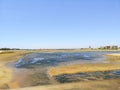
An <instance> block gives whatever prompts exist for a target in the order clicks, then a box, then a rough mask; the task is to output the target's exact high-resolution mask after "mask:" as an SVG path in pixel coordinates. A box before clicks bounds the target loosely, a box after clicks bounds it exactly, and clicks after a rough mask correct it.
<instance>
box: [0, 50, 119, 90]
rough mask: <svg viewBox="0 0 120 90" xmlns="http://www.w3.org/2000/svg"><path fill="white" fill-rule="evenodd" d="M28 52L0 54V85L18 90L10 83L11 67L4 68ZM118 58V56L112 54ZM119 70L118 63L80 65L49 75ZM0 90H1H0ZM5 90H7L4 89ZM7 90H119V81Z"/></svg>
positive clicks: (61, 68)
mask: <svg viewBox="0 0 120 90" xmlns="http://www.w3.org/2000/svg"><path fill="white" fill-rule="evenodd" d="M28 53H30V52H26V51H20V52H15V53H6V54H0V85H2V84H8V85H9V87H10V88H18V87H17V85H18V83H17V81H16V82H14V83H10V82H11V80H12V79H13V76H14V75H13V72H14V71H13V70H14V69H12V67H11V68H10V67H6V65H5V64H6V63H8V62H11V61H16V60H18V59H19V58H21V57H23V56H25V55H26V54H28ZM110 55H113V54H110ZM114 55H115V56H116V55H117V56H120V55H119V54H114ZM114 55H113V56H114ZM117 69H118V70H120V63H114V64H113V63H110V64H100V63H99V64H94V65H93V64H82V66H81V65H70V66H63V67H56V68H51V69H50V70H49V74H50V76H51V77H53V76H55V75H59V74H64V73H68V74H69V73H76V72H89V71H107V70H117ZM0 90H2V89H0ZM5 90H7V89H5ZM9 90H120V79H111V80H101V81H86V82H78V83H68V84H56V85H47V86H36V87H26V88H20V89H9Z"/></svg>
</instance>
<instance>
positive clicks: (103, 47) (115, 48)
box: [99, 45, 119, 50]
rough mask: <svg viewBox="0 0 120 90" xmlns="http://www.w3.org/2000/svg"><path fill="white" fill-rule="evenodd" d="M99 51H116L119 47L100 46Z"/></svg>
mask: <svg viewBox="0 0 120 90" xmlns="http://www.w3.org/2000/svg"><path fill="white" fill-rule="evenodd" d="M99 49H107V50H118V49H119V47H118V46H117V45H112V46H102V47H100V48H99Z"/></svg>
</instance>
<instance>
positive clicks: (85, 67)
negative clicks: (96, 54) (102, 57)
mask: <svg viewBox="0 0 120 90" xmlns="http://www.w3.org/2000/svg"><path fill="white" fill-rule="evenodd" d="M118 69H120V64H113V63H109V64H107V63H99V64H77V65H69V66H60V67H54V68H51V69H50V70H49V74H50V76H51V77H52V76H56V75H61V74H73V73H79V72H94V71H109V70H118Z"/></svg>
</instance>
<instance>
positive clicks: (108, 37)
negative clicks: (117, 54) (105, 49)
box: [0, 0, 120, 49]
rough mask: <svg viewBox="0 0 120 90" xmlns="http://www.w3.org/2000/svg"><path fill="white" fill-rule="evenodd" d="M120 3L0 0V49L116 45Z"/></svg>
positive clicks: (112, 0)
mask: <svg viewBox="0 0 120 90" xmlns="http://www.w3.org/2000/svg"><path fill="white" fill-rule="evenodd" d="M119 33H120V0H74V1H73V0H34V1H33V0H0V48H2V47H9V48H28V49H29V48H32V49H34V48H35V49H37V48H38V49H39V48H53V49H56V48H82V47H83V48H86V47H89V46H91V47H99V46H105V45H118V46H120V40H119V39H120V35H119Z"/></svg>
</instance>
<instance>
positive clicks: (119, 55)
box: [106, 54, 120, 57]
mask: <svg viewBox="0 0 120 90" xmlns="http://www.w3.org/2000/svg"><path fill="white" fill-rule="evenodd" d="M106 56H118V57H120V54H106Z"/></svg>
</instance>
